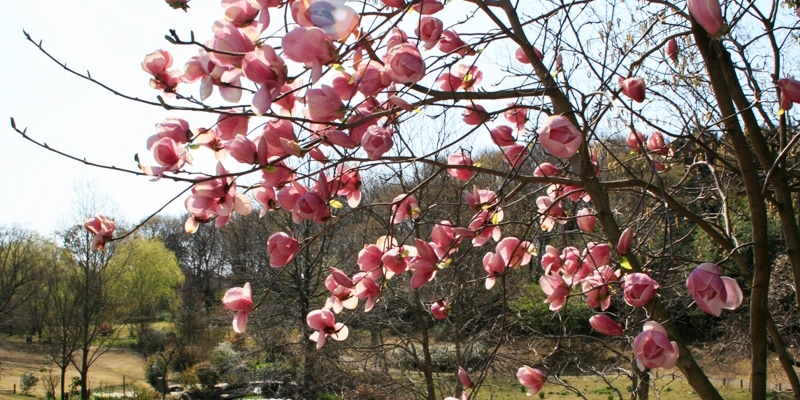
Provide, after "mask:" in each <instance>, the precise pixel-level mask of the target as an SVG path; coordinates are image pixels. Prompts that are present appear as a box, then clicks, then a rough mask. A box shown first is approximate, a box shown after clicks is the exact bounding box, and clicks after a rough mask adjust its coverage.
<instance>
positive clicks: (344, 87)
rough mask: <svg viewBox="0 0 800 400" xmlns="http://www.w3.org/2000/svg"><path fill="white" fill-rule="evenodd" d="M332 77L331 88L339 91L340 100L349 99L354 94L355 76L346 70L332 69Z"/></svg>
mask: <svg viewBox="0 0 800 400" xmlns="http://www.w3.org/2000/svg"><path fill="white" fill-rule="evenodd" d="M333 74H334V77H333V80H332V81H331V85H332V86H333V89H334V90H336V93H339V98H341V99H342V100H350V99H352V98H353V96H355V95H356V82H355V78H353V76H352V75H350V74H348V73H347V72H343V71H334V72H333Z"/></svg>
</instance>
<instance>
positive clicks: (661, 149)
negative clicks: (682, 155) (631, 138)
mask: <svg viewBox="0 0 800 400" xmlns="http://www.w3.org/2000/svg"><path fill="white" fill-rule="evenodd" d="M647 149H648V150H650V151H651V152H653V153H656V154H661V155H662V156H663V155H667V154H668V153H669V150H668V149H667V145H666V144H665V143H664V135H662V134H661V132H658V131H655V132H653V133H652V134H651V135H650V137H648V138H647Z"/></svg>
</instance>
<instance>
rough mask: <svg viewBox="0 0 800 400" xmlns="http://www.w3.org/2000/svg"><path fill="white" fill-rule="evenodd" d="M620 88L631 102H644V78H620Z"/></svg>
mask: <svg viewBox="0 0 800 400" xmlns="http://www.w3.org/2000/svg"><path fill="white" fill-rule="evenodd" d="M619 87H620V89H621V90H622V94H624V95H625V96H628V98H630V99H631V100H633V101H635V102H637V103H641V102H643V101H644V92H645V84H644V79H642V78H627V79H623V78H622V77H620V78H619Z"/></svg>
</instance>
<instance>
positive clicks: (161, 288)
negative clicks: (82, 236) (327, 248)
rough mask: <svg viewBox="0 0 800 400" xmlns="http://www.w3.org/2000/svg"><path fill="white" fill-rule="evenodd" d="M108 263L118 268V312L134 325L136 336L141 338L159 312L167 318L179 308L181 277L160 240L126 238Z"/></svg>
mask: <svg viewBox="0 0 800 400" xmlns="http://www.w3.org/2000/svg"><path fill="white" fill-rule="evenodd" d="M123 262H124V264H121V263H123ZM112 263H113V264H114V265H113V266H112V267H110V268H113V269H118V270H120V272H119V281H118V282H117V284H118V285H119V287H120V288H121V289H122V292H120V293H121V296H120V297H121V299H120V303H121V304H122V309H121V310H120V312H121V313H122V315H125V320H126V321H128V322H129V323H132V324H134V325H135V326H136V336H137V337H138V338H143V336H144V334H145V333H146V332H147V330H148V329H149V327H150V324H151V323H152V322H155V321H156V320H157V319H158V317H159V315H164V314H167V315H170V318H171V316H172V315H174V314H175V313H176V312H177V311H178V310H179V309H180V307H181V304H180V297H179V290H180V287H181V286H182V284H183V281H184V277H183V274H182V272H181V270H180V267H179V266H178V262H177V260H176V258H175V255H174V254H173V253H172V252H171V251H169V250H167V248H166V247H165V246H164V244H163V243H161V241H160V240H158V239H149V240H146V239H141V238H134V239H132V240H129V241H126V242H124V243H122V244H121V246H120V248H119V249H117V251H116V254H115V258H114V260H113V261H112ZM118 263H119V264H118Z"/></svg>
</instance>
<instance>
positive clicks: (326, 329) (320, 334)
mask: <svg viewBox="0 0 800 400" xmlns="http://www.w3.org/2000/svg"><path fill="white" fill-rule="evenodd" d="M306 324H308V326H309V328H311V329H313V330H314V331H315V332H314V333H312V334H311V336H309V337H308V338H309V339H310V340H311V341H312V342H316V343H317V349H320V348H322V346H324V345H325V342H326V341H327V339H328V337H330V338H332V339H333V340H338V341H342V340H345V339H347V335H348V333H349V331H348V329H347V327H346V326H345V325H344V324H343V323H341V322H338V323H337V322H336V317H335V316H334V315H333V313H332V312H330V311H329V310H314V311H311V312H310V313H308V315H307V316H306Z"/></svg>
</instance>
